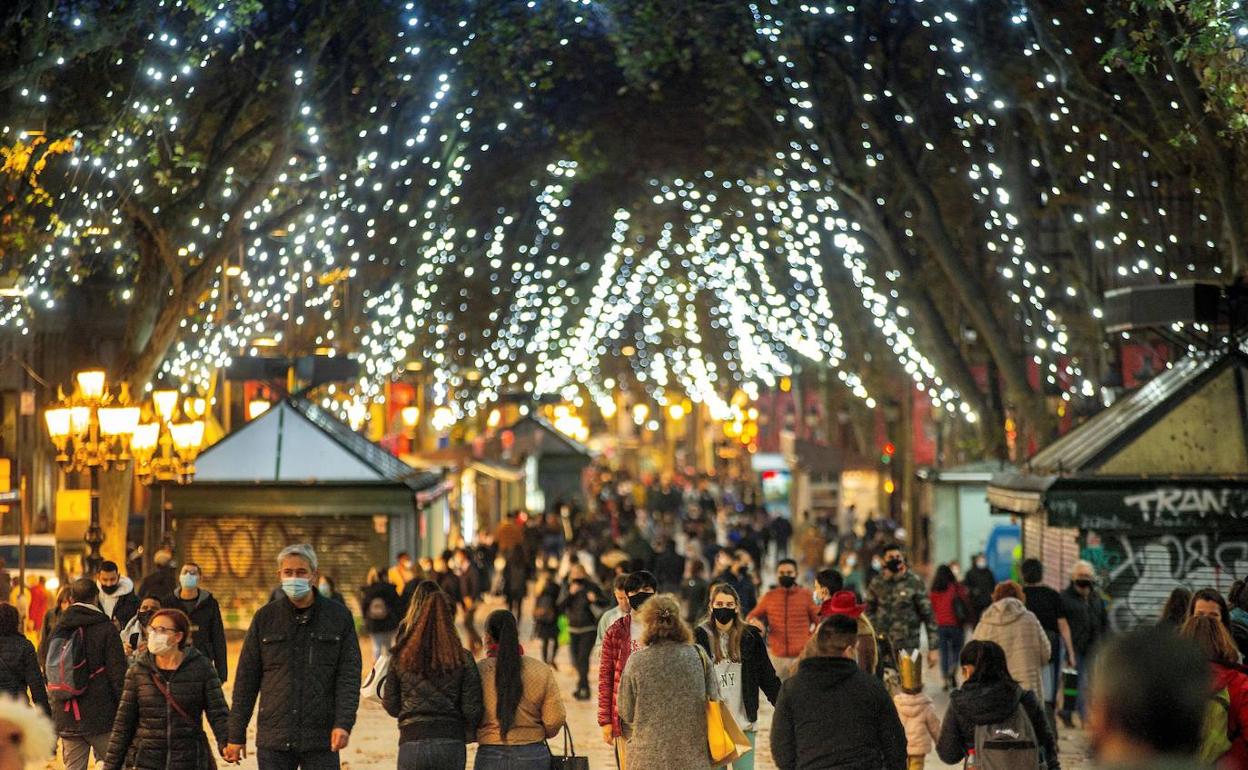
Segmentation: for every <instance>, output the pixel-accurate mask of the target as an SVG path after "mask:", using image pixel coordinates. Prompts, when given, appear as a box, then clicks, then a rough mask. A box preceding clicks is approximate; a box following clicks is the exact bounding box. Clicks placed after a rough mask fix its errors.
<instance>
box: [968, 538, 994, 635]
mask: <svg viewBox="0 0 1248 770" xmlns="http://www.w3.org/2000/svg"><path fill="white" fill-rule="evenodd" d="M962 585H964V586H966V592H967V594H969V595H970V597H971V615H972V618H971V625H979V616H980V615H982V614H984V610H986V609H988V605H990V604H992V589H994V588H996V587H997V576H996V575H994V574H992V570H990V569H988V557H987V556H985V555H984V554H982V553H977V554H975V558H974V559H973V560H972V561H971V568H970V569H969V570H967V571H966V577H965V578H963V579H962Z"/></svg>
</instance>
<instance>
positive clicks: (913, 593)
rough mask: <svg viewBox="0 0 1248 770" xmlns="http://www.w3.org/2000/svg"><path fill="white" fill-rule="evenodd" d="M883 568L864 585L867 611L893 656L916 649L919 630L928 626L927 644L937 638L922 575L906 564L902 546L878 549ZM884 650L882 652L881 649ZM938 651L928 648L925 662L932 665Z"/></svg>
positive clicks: (936, 659)
mask: <svg viewBox="0 0 1248 770" xmlns="http://www.w3.org/2000/svg"><path fill="white" fill-rule="evenodd" d="M880 559H881V561H882V562H883V567H884V571H883V572H882V573H880V576H879V577H877V578H876V579H875V580H872V581H871V585H870V586H869V587H868V588H867V614H868V615H870V616H871V623H872V625H874V626H875V630H876V631H877V632H879V633H880V635H881V636H883V637H884V638H885V639H886V640H887V641H888V642H889V644H890V645H891V646H892V650H891V652H892V653H893V655H894V657H896V656H900V654H901V652H902V651H903V650H906V651H909V650H917V649H919V648H920V647H921V646H922V645H921V641H920V631H921V629H923V628H924V627H926V628H927V638H928V640H929V641H928V645H929V647H930V646H931V645H932V644H933V643H934V640H935V639H936V615H935V613H934V612H933V611H932V600H931V599H930V598H929V596H928V593H927V586H926V585H925V584H924V583H923V578H921V577H919V576H918V575H916V574H914V573H913V572H911V571H910V569H909V568H908V567H907V566H906V557H905V555H904V554H903V553H902V552H901V546H898V545H893V544H890V545H886V546H884V548H883V549H882V550H881V551H880ZM881 653H883V651H881ZM939 655H940V653H939V651H938V650H935V649H929V650H928V653H927V656H928V665H930V666H935V665H936V663H937V662H938V660H939Z"/></svg>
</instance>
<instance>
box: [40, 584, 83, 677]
mask: <svg viewBox="0 0 1248 770" xmlns="http://www.w3.org/2000/svg"><path fill="white" fill-rule="evenodd" d="M73 603H74V601H73V599H71V598H70V595H69V584H66V585H63V586H61V587H60V588H58V589H57V591H56V599H55V600H54V601H53V603H52V606H51V607H49V608H48V612H47V614H46V615H44V616H43V632H42V633H40V634H39V647H38V650H37V652H38V654H39V666H40V667H42V666H43V662H44V661H45V660H46V659H47V657H48V641H49V640H50V639H51V638H52V632H53V631H55V630H56V625H57V624H58V623H60V622H61V616H63V615H64V614H65V610H67V609H69V606H70V605H71V604H73Z"/></svg>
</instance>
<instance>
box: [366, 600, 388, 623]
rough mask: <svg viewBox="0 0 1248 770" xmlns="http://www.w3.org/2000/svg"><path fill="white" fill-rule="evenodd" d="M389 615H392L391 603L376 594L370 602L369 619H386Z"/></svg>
mask: <svg viewBox="0 0 1248 770" xmlns="http://www.w3.org/2000/svg"><path fill="white" fill-rule="evenodd" d="M388 617H390V605H388V604H386V600H385V599H383V598H381V597H380V596H374V597H373V599H372V601H370V602H369V603H368V619H369V620H385V619H386V618H388Z"/></svg>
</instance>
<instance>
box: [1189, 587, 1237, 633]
mask: <svg viewBox="0 0 1248 770" xmlns="http://www.w3.org/2000/svg"><path fill="white" fill-rule="evenodd" d="M1197 615H1204V616H1207V617H1211V618H1215V619H1216V620H1217V621H1218V622H1219V623H1221V624H1222V625H1223V626H1224V627H1226V629H1227V630H1230V627H1231V608H1230V607H1228V606H1227V604H1226V599H1225V598H1223V596H1222V594H1221V593H1219V592H1218V589H1216V588H1202V589H1200V590H1199V591H1197V592H1196V593H1194V594H1192V602H1191V604H1189V605H1187V616H1188V617H1189V618H1191V617H1195V616H1197Z"/></svg>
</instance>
